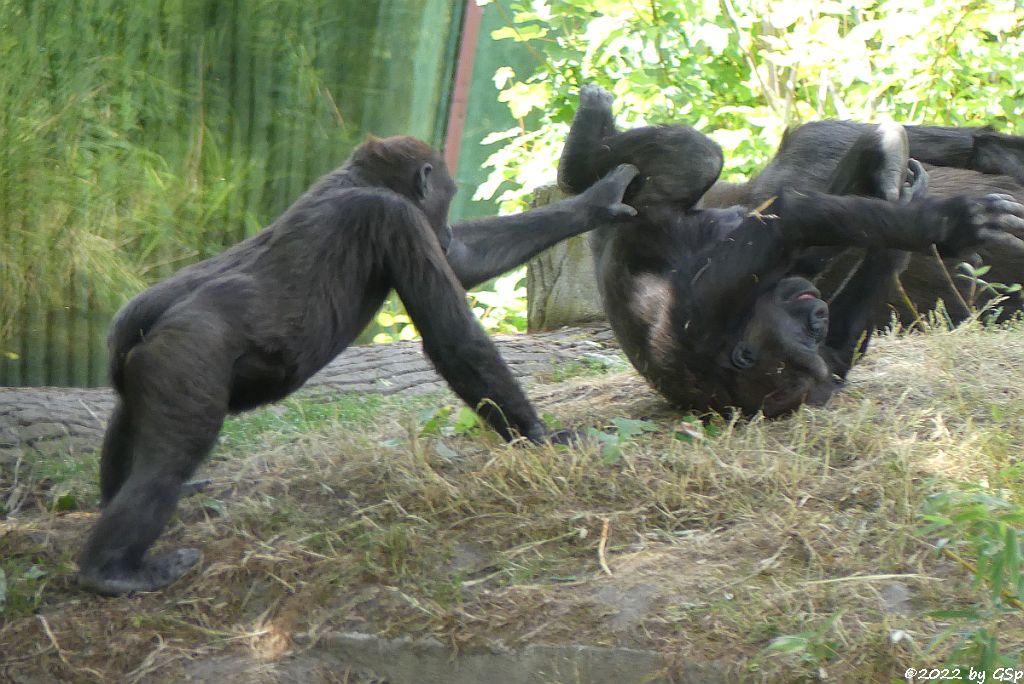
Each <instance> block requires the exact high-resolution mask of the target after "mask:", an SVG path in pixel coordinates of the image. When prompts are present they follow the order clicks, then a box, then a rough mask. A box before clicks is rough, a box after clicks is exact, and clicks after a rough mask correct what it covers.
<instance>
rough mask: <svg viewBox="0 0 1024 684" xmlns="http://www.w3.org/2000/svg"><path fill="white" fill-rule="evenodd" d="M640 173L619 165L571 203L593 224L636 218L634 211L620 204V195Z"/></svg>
mask: <svg viewBox="0 0 1024 684" xmlns="http://www.w3.org/2000/svg"><path fill="white" fill-rule="evenodd" d="M638 173H640V171H639V170H638V169H637V168H636V167H635V166H633V165H632V164H620V165H619V166H617V167H616V168H615V169H614V170H612V171H611V172H609V173H608V175H606V176H605V177H604V178H602V179H601V180H599V181H597V182H596V183H594V184H593V185H591V186H590V187H589V188H587V189H586V190H585V191H584V192H583V193H582V194H580V195H577V196H576V197H575V198H574V199H573V201H574V202H578V203H579V205H580V207H581V209H582V210H583V211H586V212H587V213H588V214H589V216H590V219H591V220H592V221H593V222H594V223H605V222H608V221H612V220H615V219H621V218H630V217H632V216H636V209H634V208H633V207H631V206H629V205H628V204H623V203H622V195H623V193H625V192H626V188H627V187H629V184H630V183H631V182H632V181H633V179H634V178H636V175H637V174H638Z"/></svg>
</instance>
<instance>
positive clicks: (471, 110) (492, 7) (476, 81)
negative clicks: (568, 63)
mask: <svg viewBox="0 0 1024 684" xmlns="http://www.w3.org/2000/svg"><path fill="white" fill-rule="evenodd" d="M507 4H508V3H507V2H502V1H500V0H499V2H496V3H492V4H489V5H487V6H486V7H484V8H483V9H484V12H483V17H482V18H481V23H480V39H479V43H478V44H477V49H476V58H475V60H474V63H473V80H472V85H471V87H470V95H469V102H468V106H467V111H466V122H465V128H464V130H463V138H462V144H461V145H460V147H459V166H458V169H457V171H456V174H455V182H456V183H457V184H458V186H459V193H458V194H457V195H456V196H455V201H454V202H453V203H452V216H456V217H459V218H472V217H475V216H491V215H494V214H495V213H497V203H495V202H493V201H490V200H474V199H473V193H475V192H476V190H477V188H478V187H480V185H481V184H482V183H483V182H484V180H485V179H486V178H487V169H484V168H483V165H484V162H485V161H487V158H488V157H489V156H491V154H492V153H493V152H494V151H495V150H496V149H497V148H498V147H500V145H490V146H484V145H481V144H480V143H481V141H482V140H483V139H484V138H485V137H487V135H488V134H490V133H493V132H495V131H504V130H508V129H510V128H512V127H514V126H517V125H519V122H518V121H516V120H515V119H514V118H513V117H512V113H511V112H510V111H509V108H508V105H507V104H505V103H504V102H499V101H498V91H497V89H496V87H495V85H494V74H495V72H496V71H497V70H498V68H499V67H505V66H507V67H512V68H513V69H514V70H515V72H516V73H517V74H528V73H532V72H533V70H534V69H535V68H536V67H537V65H538V60H539V57H538V56H537V55H534V54H531V53H530V51H529V50H528V49H527V48H526V46H525V44H524V43H516V42H514V41H511V40H492V39H491V33H492V32H493V31H494V30H496V29H498V28H501V27H502V26H507V25H508V24H509V14H510V12H509V10H508V9H507V7H506V5H507ZM553 178H554V169H552V179H553Z"/></svg>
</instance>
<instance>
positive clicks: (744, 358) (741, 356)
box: [732, 342, 757, 370]
mask: <svg viewBox="0 0 1024 684" xmlns="http://www.w3.org/2000/svg"><path fill="white" fill-rule="evenodd" d="M755 363H757V353H756V352H755V351H754V350H753V349H751V348H750V347H748V346H747V345H745V344H743V343H742V342H740V343H739V344H737V345H736V346H735V347H733V349H732V365H733V367H734V368H738V369H739V370H747V369H748V368H752V367H753V366H754V364H755Z"/></svg>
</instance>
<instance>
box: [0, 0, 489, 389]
mask: <svg viewBox="0 0 1024 684" xmlns="http://www.w3.org/2000/svg"><path fill="white" fill-rule="evenodd" d="M462 8H463V2H462V0H383V1H380V2H367V1H366V0H273V1H271V0H143V1H138V0H135V1H130V0H79V1H78V2H57V1H54V0H51V1H49V2H45V1H44V2H27V1H19V2H13V1H11V0H0V29H2V30H0V54H2V55H4V59H3V60H0V384H3V385H43V384H51V385H98V384H104V383H105V382H106V370H105V365H106V360H105V335H106V328H107V325H108V322H109V318H110V316H111V314H112V312H113V311H115V310H116V309H117V308H118V307H119V306H120V305H121V304H122V303H123V302H124V301H126V300H127V299H128V298H130V297H131V296H132V295H133V294H134V293H136V292H138V291H139V290H140V289H142V288H143V287H145V286H146V285H147V284H149V283H152V282H155V281H156V280H159V279H160V278H162V277H166V276H167V275H169V274H170V273H172V272H173V271H175V270H177V269H178V268H180V267H181V266H183V265H185V264H187V263H190V262H193V261H195V260H197V259H200V258H204V257H207V256H210V255H212V254H216V253H218V252H220V251H221V250H222V249H223V248H224V246H225V245H227V244H231V243H233V242H236V241H237V240H238V239H240V238H242V237H244V236H245V235H247V234H251V233H252V232H254V231H256V230H258V229H259V228H260V227H261V226H262V225H264V224H266V223H267V222H269V221H270V220H271V219H273V217H275V216H276V215H278V214H279V213H280V212H281V211H282V210H283V209H284V208H285V207H287V206H288V204H290V203H291V202H292V201H293V200H294V199H295V198H297V197H298V195H299V194H301V192H303V191H304V190H305V188H306V187H307V186H308V185H309V184H310V183H311V182H312V181H313V180H314V179H315V178H316V177H317V176H319V175H320V174H322V173H324V172H326V171H327V170H329V169H330V168H332V167H334V166H335V165H337V164H338V163H339V162H340V161H341V160H343V159H344V158H345V157H346V156H347V154H348V153H349V151H350V150H351V149H352V148H353V147H354V146H355V145H357V144H358V143H359V142H361V141H362V140H363V139H364V138H365V135H366V134H367V133H370V132H372V133H375V134H378V135H390V134H397V133H410V134H413V135H416V136H418V137H421V138H423V139H426V140H428V141H430V142H431V143H432V144H434V145H436V146H440V145H441V142H442V140H441V139H440V138H439V136H440V133H441V132H443V130H444V119H445V115H446V111H447V106H446V103H447V94H448V88H449V85H450V84H449V81H450V78H451V73H452V67H453V64H452V61H453V58H454V57H453V56H454V54H455V51H454V49H453V47H452V46H453V45H454V40H455V38H456V37H457V33H458V29H459V22H460V18H461V15H462ZM477 167H478V165H477Z"/></svg>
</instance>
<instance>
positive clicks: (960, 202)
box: [934, 194, 1024, 256]
mask: <svg viewBox="0 0 1024 684" xmlns="http://www.w3.org/2000/svg"><path fill="white" fill-rule="evenodd" d="M938 209H939V212H940V213H941V214H942V217H941V218H939V219H938V220H937V221H936V222H935V224H934V225H936V226H938V233H939V235H938V238H937V239H936V241H935V242H936V246H937V247H938V248H939V254H941V255H942V256H956V255H958V254H960V253H961V252H964V251H966V250H968V249H971V248H973V247H977V246H978V245H979V244H981V243H989V244H993V243H995V244H998V245H1000V246H1002V247H1006V248H1008V249H1013V250H1016V251H1018V252H1024V241H1022V240H1021V238H1022V237H1024V206H1021V204H1019V203H1018V202H1017V200H1015V199H1014V198H1013V197H1011V196H1010V195H997V194H992V195H985V196H984V197H967V196H958V197H951V198H949V199H946V200H942V201H941V202H939V203H938Z"/></svg>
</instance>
